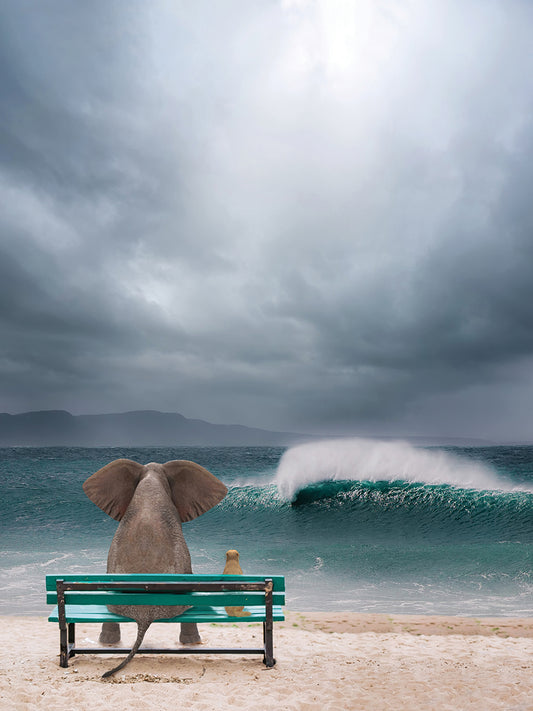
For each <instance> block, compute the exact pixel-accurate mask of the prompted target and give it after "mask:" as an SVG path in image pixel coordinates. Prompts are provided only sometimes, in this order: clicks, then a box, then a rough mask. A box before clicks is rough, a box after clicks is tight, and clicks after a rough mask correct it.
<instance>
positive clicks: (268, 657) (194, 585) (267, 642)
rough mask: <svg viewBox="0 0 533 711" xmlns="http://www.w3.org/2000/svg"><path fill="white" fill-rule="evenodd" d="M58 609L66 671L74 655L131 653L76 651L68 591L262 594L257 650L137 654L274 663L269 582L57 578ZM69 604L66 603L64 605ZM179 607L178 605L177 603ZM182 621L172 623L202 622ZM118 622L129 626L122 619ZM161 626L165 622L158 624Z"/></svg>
mask: <svg viewBox="0 0 533 711" xmlns="http://www.w3.org/2000/svg"><path fill="white" fill-rule="evenodd" d="M56 590H57V607H58V617H59V636H60V661H59V664H60V666H61V667H68V660H69V659H71V658H72V657H75V656H76V655H77V654H129V652H130V649H128V648H120V647H77V646H76V622H68V621H67V614H66V603H65V593H66V592H68V591H70V590H78V591H95V590H101V591H106V590H109V591H113V590H119V591H128V590H135V591H137V592H138V591H139V590H143V591H145V592H146V593H158V592H160V593H180V592H187V593H190V592H219V593H220V592H264V605H265V619H264V621H263V646H262V647H260V648H250V647H244V648H236V647H229V648H226V647H200V646H199V647H180V648H177V649H175V648H156V649H152V648H147V649H143V648H141V649H139V650H138V652H137V654H262V655H263V663H264V664H265V666H266V667H273V666H274V664H275V663H276V660H275V658H274V640H273V631H274V620H273V583H272V579H271V578H265V580H264V582H263V583H257V582H242V583H237V582H227V583H220V582H213V583H208V582H202V583H198V582H190V583H186V582H176V583H159V582H146V583H139V582H132V583H128V582H109V583H84V582H66V581H64V580H63V579H60V578H58V579H57V580H56ZM67 604H68V603H67ZM176 604H179V603H176ZM187 612H188V613H189V614H187V615H186V616H185V617H186V618H185V619H183V620H180V619H179V617H177V618H173V621H175V622H182V621H183V622H200V623H201V622H202V620H201V619H194V610H189V611H187ZM237 619H242V618H236V617H231V616H227V617H226V618H220V619H217V623H218V622H220V623H225V622H235V621H236V620H237ZM104 621H107V620H103V619H102V620H98V619H95V620H94V622H104ZM114 621H117V622H119V623H120V622H124V623H125V622H131V621H132V620H130V619H129V618H127V617H125V618H124V619H123V620H114ZM161 621H162V622H164V621H165V620H161Z"/></svg>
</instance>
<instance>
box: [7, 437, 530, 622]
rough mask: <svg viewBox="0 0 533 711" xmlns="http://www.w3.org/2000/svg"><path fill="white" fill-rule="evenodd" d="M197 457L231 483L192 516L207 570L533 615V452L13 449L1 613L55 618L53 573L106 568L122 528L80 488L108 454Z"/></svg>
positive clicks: (301, 587) (351, 444) (195, 552)
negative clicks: (228, 563) (50, 591)
mask: <svg viewBox="0 0 533 711" xmlns="http://www.w3.org/2000/svg"><path fill="white" fill-rule="evenodd" d="M120 457H126V458H128V459H133V460H135V461H137V462H141V463H147V462H150V461H157V462H165V461H168V460H171V459H189V460H192V461H195V462H198V463H199V464H201V465H202V466H204V467H206V468H207V469H209V470H210V471H211V472H212V473H213V474H215V475H216V476H217V477H219V478H220V479H221V480H222V481H224V483H225V484H226V485H227V486H228V487H229V493H228V495H227V497H226V498H225V499H224V500H223V501H222V502H221V503H220V504H219V505H218V506H216V507H215V508H214V509H212V510H211V511H209V512H207V513H206V514H204V515H203V516H200V517H199V518H198V519H196V520H194V521H192V522H190V523H187V524H185V525H184V527H183V528H184V533H185V537H186V540H187V542H188V545H189V549H190V551H191V556H192V561H193V570H194V571H195V572H197V573H219V572H222V570H223V568H224V563H225V552H226V550H227V549H229V548H236V549H237V550H239V552H240V557H241V565H242V568H243V570H244V572H245V573H246V572H248V573H271V574H283V575H285V576H286V584H287V607H289V608H290V609H293V610H301V611H309V610H328V611H344V610H350V611H353V612H383V613H405V614H438V615H448V614H453V615H468V616H475V617H477V616H500V615H501V616H523V617H526V616H531V615H533V574H532V568H533V447H531V446H516V447H503V446H496V447H464V448H461V447H447V448H442V447H441V448H435V447H428V448H416V447H414V446H411V445H409V444H407V443H404V442H389V441H375V440H359V439H353V440H330V441H324V442H316V443H311V444H305V445H300V446H296V447H292V448H289V449H287V448H283V447H175V448H168V447H154V448H148V447H142V448H134V447H129V448H81V447H46V448H23V447H17V448H2V449H0V477H1V481H2V503H1V511H0V516H1V527H0V534H1V553H0V589H1V594H0V614H4V615H5V614H8V615H11V614H23V615H41V614H46V612H47V606H46V604H45V594H44V577H45V575H46V574H48V573H55V574H58V573H78V572H79V573H82V572H83V573H99V572H104V571H105V567H106V557H107V550H108V548H109V544H110V542H111V539H112V537H113V534H114V531H115V529H116V527H117V525H118V524H117V522H116V521H113V520H112V519H111V518H109V517H108V516H107V515H106V514H104V513H103V512H102V511H100V509H98V508H97V507H96V506H95V505H94V504H93V503H91V501H89V499H88V498H87V497H86V496H85V494H84V493H83V491H82V483H83V482H84V481H85V479H86V478H87V477H88V476H90V475H91V474H92V473H94V472H95V471H97V470H98V469H99V468H100V467H102V466H103V465H104V464H107V463H108V462H110V461H112V460H114V459H118V458H120Z"/></svg>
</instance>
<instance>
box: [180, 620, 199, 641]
mask: <svg viewBox="0 0 533 711" xmlns="http://www.w3.org/2000/svg"><path fill="white" fill-rule="evenodd" d="M180 642H181V644H186V645H189V644H202V639H201V637H200V633H199V632H198V627H197V626H196V622H182V623H181V632H180Z"/></svg>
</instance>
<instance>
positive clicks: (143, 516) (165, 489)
mask: <svg viewBox="0 0 533 711" xmlns="http://www.w3.org/2000/svg"><path fill="white" fill-rule="evenodd" d="M83 490H84V492H85V493H86V494H87V496H88V497H89V499H90V500H91V501H92V502H93V503H94V504H96V505H97V506H98V507H99V508H101V509H102V510H103V511H105V513H107V514H108V515H109V516H111V517H112V518H114V519H116V520H117V521H120V523H119V525H118V528H117V531H116V533H115V536H114V538H113V540H112V542H111V546H110V548H109V554H108V558H107V572H108V573H147V574H149V573H192V567H191V556H190V553H189V549H188V548H187V544H186V542H185V538H184V536H183V531H182V527H181V524H182V523H185V522H187V521H191V520H192V519H194V518H196V517H197V516H200V515H201V514H203V513H205V512H206V511H208V510H209V509H211V508H212V507H213V506H215V505H216V504H218V503H219V502H220V501H222V499H223V498H224V497H225V496H226V494H227V491H228V490H227V487H226V486H225V485H224V484H223V483H222V482H221V481H220V480H219V479H217V478H216V477H215V476H214V475H213V474H211V472H208V471H207V469H204V468H203V467H202V466H200V465H199V464H196V463H195V462H189V461H186V460H173V461H170V462H166V463H165V464H158V463H156V462H151V463H150V464H146V465H142V464H138V463H137V462H134V461H133V460H131V459H116V460H115V461H113V462H110V463H109V464H107V465H106V466H104V467H102V469H99V470H98V471H97V472H96V473H95V474H93V475H92V476H90V477H89V478H88V479H87V480H86V481H85V482H84V484H83ZM108 609H109V610H110V611H111V612H114V613H116V614H119V615H123V616H125V617H131V618H132V619H134V620H135V621H136V622H137V639H136V640H135V643H134V645H133V647H132V649H131V652H130V653H129V654H128V656H127V657H126V659H124V661H123V662H121V664H119V665H118V666H117V667H115V668H114V669H112V670H111V671H108V672H106V673H105V674H104V675H103V676H104V677H109V676H111V675H113V674H115V673H116V672H117V671H119V670H120V669H123V668H124V667H125V666H126V664H127V663H128V662H129V661H130V660H131V659H132V658H133V656H134V655H135V654H136V652H137V650H138V649H139V647H140V645H141V643H142V640H143V638H144V635H145V634H146V630H147V629H148V627H149V626H150V624H151V623H152V622H153V621H154V620H157V619H164V618H169V617H175V616H177V615H180V614H182V613H183V612H184V611H185V610H186V609H188V608H187V607H186V606H179V605H158V606H148V605H142V606H139V605H109V606H108ZM119 640H120V625H119V624H118V623H104V624H103V625H102V630H101V633H100V642H101V643H102V644H104V645H111V644H115V643H117V642H118V641H119ZM180 642H181V643H182V644H200V643H201V639H200V635H199V634H198V629H197V627H196V624H194V623H182V624H181V633H180Z"/></svg>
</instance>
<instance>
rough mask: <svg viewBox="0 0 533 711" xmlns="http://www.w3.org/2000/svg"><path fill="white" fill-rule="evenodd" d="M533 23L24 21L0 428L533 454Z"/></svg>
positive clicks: (63, 6)
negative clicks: (413, 442) (78, 428)
mask: <svg viewBox="0 0 533 711" xmlns="http://www.w3.org/2000/svg"><path fill="white" fill-rule="evenodd" d="M532 30H533V6H532V5H531V3H529V2H525V1H520V0H506V2H503V1H502V2H496V1H494V2H487V1H486V0H483V1H482V0H479V1H476V0H466V1H465V0H462V1H460V0H430V1H429V2H427V1H426V2H419V1H418V0H405V2H394V1H393V0H384V1H383V2H381V3H376V2H374V1H372V2H371V0H362V1H361V2H358V3H352V2H345V3H343V2H340V0H339V2H338V3H332V2H328V1H326V0H285V2H271V3H265V2H259V0H258V1H257V2H253V1H250V0H247V1H246V2H245V1H244V0H243V1H238V0H235V1H233V0H230V1H229V2H225V3H210V2H197V3H175V2H169V1H165V0H154V1H153V2H151V3H142V2H118V0H117V1H116V2H112V1H109V0H106V1H105V2H103V1H102V2H92V3H89V4H79V3H70V2H67V1H66V0H45V2H42V3H32V2H24V1H22V2H21V0H17V1H16V2H15V0H13V1H12V2H10V1H7V2H3V3H2V4H1V5H0V35H1V36H0V97H1V104H0V106H1V112H0V156H1V164H0V201H1V204H2V210H1V211H0V240H1V242H0V257H1V258H0V328H1V341H0V343H1V351H0V397H1V402H0V410H4V411H8V412H18V411H22V410H26V409H47V408H65V409H69V410H71V411H72V412H74V413H85V412H99V411H106V412H109V411H118V410H128V409H137V408H153V409H161V410H170V411H180V412H182V413H183V414H185V415H187V416H190V417H203V418H205V419H210V420H212V421H218V422H233V421H240V422H243V423H244V424H250V425H255V426H263V427H270V428H275V429H281V428H292V429H295V428H296V429H301V430H306V429H307V430H309V429H315V430H318V431H324V432H327V431H339V432H340V431H345V432H362V433H364V432H378V433H379V432H381V433H392V434H404V433H412V434H420V433H433V434H445V435H448V434H450V435H451V434H453V435H461V434H465V435H472V436H481V437H483V436H485V437H493V438H502V439H524V438H525V439H531V432H532V431H533V428H532V425H533V412H532V407H531V405H530V403H531V402H532V398H533V382H532V372H533V371H532V366H533V358H532V356H533V310H532V303H533V274H532V271H533V254H532V252H533V207H532V200H531V185H532V184H533V180H532V179H533V162H532V161H531V157H532V154H533V151H532V148H533V143H532V142H533V124H532V117H533V113H532V104H533V85H532V84H531V81H530V77H531V76H533V55H532V53H531V42H530V38H531V33H532Z"/></svg>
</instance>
